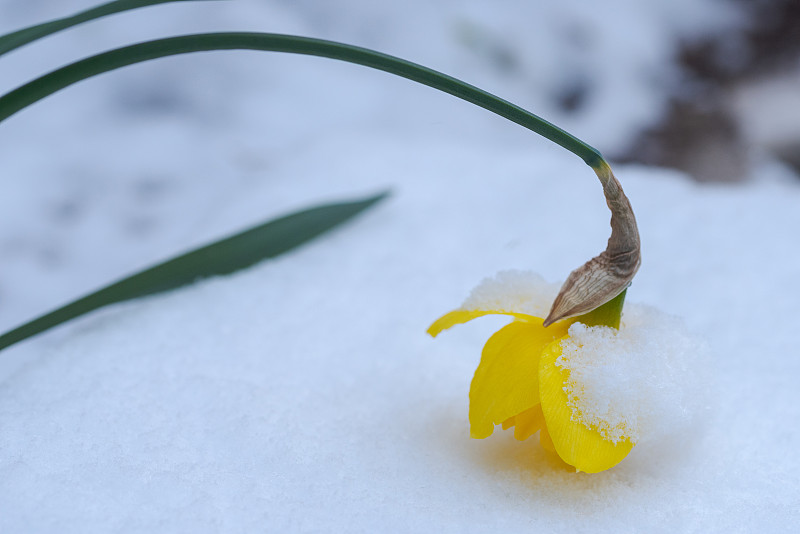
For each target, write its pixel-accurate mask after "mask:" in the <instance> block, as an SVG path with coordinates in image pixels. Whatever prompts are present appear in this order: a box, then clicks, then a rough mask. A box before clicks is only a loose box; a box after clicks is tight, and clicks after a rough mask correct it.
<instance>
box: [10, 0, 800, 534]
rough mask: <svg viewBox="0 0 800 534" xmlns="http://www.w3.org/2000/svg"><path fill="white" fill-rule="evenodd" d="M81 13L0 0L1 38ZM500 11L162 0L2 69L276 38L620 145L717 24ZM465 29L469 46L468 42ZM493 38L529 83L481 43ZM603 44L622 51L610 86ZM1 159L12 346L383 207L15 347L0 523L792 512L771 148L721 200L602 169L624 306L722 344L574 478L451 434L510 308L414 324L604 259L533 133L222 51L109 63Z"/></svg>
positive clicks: (453, 520)
mask: <svg viewBox="0 0 800 534" xmlns="http://www.w3.org/2000/svg"><path fill="white" fill-rule="evenodd" d="M91 4H92V2H90V1H83V0H82V1H77V0H70V1H62V2H58V3H57V4H55V3H51V2H42V1H34V0H24V1H23V0H14V1H12V0H5V1H4V2H0V25H2V26H3V27H2V28H0V30H10V29H13V28H16V27H18V26H20V25H22V24H26V23H32V22H36V21H40V20H43V19H45V18H47V17H49V16H55V15H59V14H66V13H69V12H71V11H74V10H75V9H76V8H78V7H86V6H89V5H91ZM503 5H504V9H503V10H502V11H500V10H499V9H498V8H497V7H496V4H495V3H491V2H477V1H473V2H458V3H456V2H441V3H436V4H434V3H428V2H422V1H421V0H420V1H417V0H415V1H409V2H404V3H402V4H401V3H397V4H391V5H387V4H378V3H375V2H356V1H354V0H353V1H347V2H345V1H343V2H337V3H336V4H335V6H336V7H334V4H330V5H326V7H320V6H319V5H317V3H314V2H305V1H302V2H301V1H294V2H285V1H274V2H255V1H253V2H235V3H224V2H223V3H220V4H215V3H209V4H208V5H202V6H193V5H191V4H186V5H175V6H165V7H163V8H161V9H158V8H156V9H150V10H142V11H141V12H139V13H136V14H132V15H131V16H130V17H116V18H114V19H109V20H108V21H107V22H103V23H97V24H91V25H88V26H86V27H85V28H81V29H79V30H75V31H74V32H71V33H69V34H65V35H62V36H58V37H54V38H52V39H48V40H47V42H44V43H41V44H37V45H36V46H34V47H30V48H27V49H25V50H21V51H19V53H15V54H14V55H10V56H8V57H5V58H3V59H2V60H0V68H2V69H3V72H4V76H3V78H2V80H0V84H2V86H3V89H8V88H11V87H13V86H15V85H17V84H18V83H21V82H23V81H25V80H27V79H29V78H30V77H32V76H33V75H35V74H37V73H40V72H41V71H42V70H43V69H45V68H47V67H48V66H49V67H53V66H56V65H58V64H61V63H64V62H66V61H69V60H71V59H74V58H75V57H77V56H80V55H83V54H88V53H89V52H91V51H96V50H98V49H99V48H105V47H109V46H112V45H115V44H122V43H127V42H130V41H132V40H138V39H143V38H146V37H155V36H161V35H166V34H170V33H174V32H177V31H199V30H210V29H230V28H234V29H259V30H264V31H284V32H294V33H303V34H308V35H316V36H321V37H330V38H336V39H341V40H346V41H349V42H354V43H357V44H364V45H367V46H372V47H376V48H381V49H382V50H386V51H387V52H390V53H394V54H397V55H401V56H403V57H407V58H409V59H412V60H416V61H420V62H423V63H426V64H429V65H430V66H433V67H436V68H440V69H443V70H445V71H447V72H449V73H452V74H455V75H457V76H460V77H463V78H467V79H468V81H471V82H473V83H476V84H477V85H480V86H484V87H486V88H487V89H489V90H492V91H494V92H497V93H501V95H502V96H504V97H508V98H509V99H511V100H513V101H516V102H519V103H520V104H522V105H524V106H525V107H528V108H531V109H534V110H536V111H537V112H540V113H542V114H544V115H545V116H547V117H548V118H550V119H553V120H555V121H559V122H560V123H563V125H564V126H566V127H568V128H571V129H572V130H573V131H574V133H576V134H578V135H579V136H581V137H585V138H586V139H587V140H589V141H590V142H592V143H593V144H595V145H597V146H598V147H599V148H601V149H607V148H609V147H612V146H614V144H615V143H618V142H620V139H623V138H624V137H626V136H631V135H634V133H635V129H636V125H637V124H640V121H641V120H643V119H642V117H643V116H644V115H647V116H648V117H649V116H652V115H654V114H655V115H657V114H658V113H659V112H660V109H659V108H660V104H659V103H660V102H662V101H663V100H662V98H663V95H661V94H660V93H659V91H658V82H657V81H654V80H653V77H652V76H653V73H654V72H662V71H659V67H664V63H665V62H666V61H667V59H668V57H669V55H670V53H671V52H672V51H673V50H674V47H675V44H676V42H677V41H678V40H679V39H683V38H689V37H691V36H692V35H695V34H697V33H699V32H701V31H711V30H716V29H718V28H719V27H720V25H724V24H732V23H735V15H734V14H730V13H728V11H726V10H724V9H722V8H721V7H720V6H719V5H718V4H717V3H716V2H711V1H708V0H706V1H702V2H697V1H691V2H690V1H688V0H684V1H673V2H654V1H653V2H636V1H634V0H629V1H623V0H617V1H609V3H608V5H609V6H611V7H612V8H613V10H614V11H613V13H614V14H616V16H615V17H609V18H608V19H604V20H603V24H596V23H595V19H594V18H590V17H587V16H585V15H583V14H581V11H580V6H581V5H584V4H582V3H581V2H578V1H577V0H574V1H566V0H562V1H559V2H552V3H546V4H544V7H542V8H541V9H542V10H544V12H546V13H547V16H546V17H542V19H534V18H533V17H532V14H533V13H534V12H536V9H537V8H536V7H534V6H538V3H527V2H522V1H517V2H507V3H504V4H503ZM592 5H593V8H592V9H593V11H592V14H593V15H595V14H596V13H597V12H599V8H597V7H594V6H595V5H596V4H595V3H593V4H592ZM464 21H466V23H465V22H464ZM573 22H574V23H575V24H577V25H579V26H580V27H581V28H583V29H584V30H583V31H586V32H589V34H590V35H592V36H594V37H593V38H592V39H594V40H591V39H590V44H589V45H582V46H583V47H582V48H580V49H579V50H578V51H575V52H568V53H569V54H572V56H571V57H573V58H575V61H579V60H581V61H583V60H584V59H586V67H585V70H583V71H581V72H584V73H585V74H586V76H587V78H588V79H589V80H591V82H592V84H593V86H595V87H599V88H600V89H602V90H598V91H597V92H595V93H593V94H595V95H596V96H595V99H596V100H595V99H592V101H591V105H588V107H587V109H585V110H583V111H582V112H581V113H577V114H575V115H566V114H565V113H563V112H559V111H558V109H557V106H555V105H554V104H553V102H552V100H551V99H550V97H549V96H548V95H550V94H552V91H554V90H555V89H557V88H555V87H553V86H552V85H551V84H552V83H553V80H555V79H556V78H554V77H553V76H555V74H554V73H555V72H556V71H557V70H558V66H559V65H561V64H563V62H564V61H567V59H564V60H561V59H558V58H556V57H552V56H550V55H548V52H549V51H553V50H556V51H558V53H561V52H564V53H567V52H566V51H568V50H569V49H568V47H566V46H565V47H561V46H559V43H561V41H559V40H558V39H564V37H563V36H564V35H569V34H570V33H569V31H566V30H564V31H560V30H559V25H562V27H563V25H564V24H566V25H568V26H570V25H572V24H573ZM464 28H467V29H468V30H469V31H468V32H467V34H468V35H476V34H477V35H479V36H480V38H479V39H478V42H479V43H482V44H481V46H479V47H478V48H477V49H476V48H475V47H474V46H473V47H470V46H467V45H466V44H465V42H467V43H470V42H474V40H473V41H471V40H469V39H467V40H466V41H465V40H464V37H463V36H464V33H463V30H464ZM457 29H458V31H456V30H457ZM539 30H540V31H539ZM487 36H489V37H491V39H490V38H489V37H487ZM498 41H499V42H500V43H501V44H503V45H504V47H501V48H502V49H503V50H507V49H510V50H511V51H512V54H511V56H512V57H515V58H517V61H518V63H516V64H517V65H520V64H522V65H523V66H522V67H519V68H518V69H517V70H513V69H512V71H511V72H510V73H508V72H507V71H503V70H502V69H499V68H498V67H497V65H498V60H497V57H496V55H497V54H496V53H495V55H494V56H492V57H494V58H495V59H492V60H490V59H491V58H488V56H491V55H492V54H491V53H490V52H492V50H494V51H495V52H496V51H497V48H496V47H494V48H493V46H489V45H487V44H486V43H489V44H491V43H496V42H498ZM484 45H485V46H484ZM480 50H483V51H485V52H486V54H488V56H486V57H487V58H488V59H486V60H485V61H484V62H481V61H480V60H476V58H480V57H484V56H480V54H479V53H478V51H480ZM552 53H553V54H556V52H552ZM589 53H596V54H598V56H596V57H603V58H613V60H609V62H608V64H607V67H608V68H607V69H603V70H599V69H596V68H594V67H596V64H595V62H594V57H595V56H591V57H590V58H586V54H589ZM501 56H502V54H501ZM526 58H530V59H529V60H528V59H526ZM582 58H583V59H582ZM588 59H591V60H592V61H588ZM525 61H530V62H531V63H530V64H527V63H525ZM519 62H522V63H519ZM500 64H502V62H500ZM498 69H499V70H498ZM578 70H579V71H580V69H578ZM8 72H11V73H12V75H10V76H8V75H6V73H8ZM504 73H505V74H504ZM312 117H313V119H312ZM562 118H563V119H564V120H562ZM0 169H1V170H0V172H1V173H2V176H3V178H4V191H5V192H4V195H3V196H2V198H0V251H1V252H2V256H1V257H0V262H2V263H0V304H1V305H2V308H0V324H2V325H4V326H3V328H6V327H11V326H13V325H14V324H15V323H18V322H20V321H23V320H25V319H27V318H29V317H30V316H32V315H34V314H36V313H39V312H42V311H45V310H47V309H49V308H52V307H53V306H55V305H57V304H58V303H61V302H63V301H65V300H68V299H70V298H73V297H75V296H77V295H80V294H82V293H84V292H86V291H88V290H90V289H92V288H95V287H97V286H98V285H100V284H102V283H104V282H107V281H110V280H112V279H114V278H117V277H119V276H121V275H122V274H124V273H126V272H130V271H133V270H136V269H137V268H139V267H141V266H143V265H147V264H150V263H152V262H153V261H154V260H156V259H159V258H163V257H165V256H168V255H170V254H173V253H175V252H176V251H178V250H182V249H185V248H188V247H190V246H193V245H196V244H199V243H202V242H205V241H207V240H209V239H210V238H213V237H216V236H221V235H224V234H227V233H229V232H231V231H233V230H235V229H239V228H242V227H243V226H246V225H248V224H252V223H255V222H258V221H261V220H264V219H266V218H268V217H270V216H273V215H275V214H279V213H283V212H285V211H287V210H290V209H294V208H296V207H298V206H303V205H308V204H310V203H316V202H321V201H325V200H331V199H338V198H351V197H354V196H361V195H367V194H371V193H374V192H376V191H379V190H382V189H384V188H386V187H391V188H392V190H393V193H394V194H393V196H392V197H391V198H390V199H389V200H388V201H386V202H385V203H384V204H382V205H380V206H378V207H377V208H375V209H374V210H372V211H370V212H369V213H367V214H365V215H364V216H362V217H360V218H359V219H357V220H355V221H353V222H352V223H351V224H348V225H347V226H346V227H343V228H341V229H339V230H337V231H335V232H333V233H332V234H330V235H328V236H325V237H324V238H323V239H320V240H318V241H316V242H314V243H311V244H309V245H307V246H304V247H302V248H301V249H299V250H296V251H294V252H292V253H290V254H287V255H285V256H283V257H280V258H278V259H276V260H273V261H269V262H265V263H263V264H260V265H258V266H256V267H254V268H252V269H249V270H247V271H245V272H242V273H239V274H236V275H234V276H229V277H223V278H218V279H214V280H210V281H207V282H204V283H200V284H197V285H195V286H193V287H190V288H187V289H184V290H181V291H176V292H173V293H170V294H167V295H161V296H156V297H152V298H148V299H143V300H139V301H135V302H130V303H127V304H124V305H120V306H116V307H113V308H111V309H107V310H103V311H100V312H98V313H95V314H93V315H91V316H90V317H86V318H83V319H80V320H78V321H75V322H74V323H72V324H70V325H68V326H65V327H63V328H60V329H58V330H57V331H55V332H52V333H49V334H47V335H43V336H40V337H38V338H36V339H33V340H30V341H28V342H26V343H23V344H20V345H18V346H15V347H12V348H11V349H8V350H6V351H4V352H3V353H2V354H0V532H21V531H24V532H54V531H59V532H107V531H118V532H141V531H154V530H157V531H182V532H189V531H192V532H241V531H270V532H285V531H289V532H294V531H297V532H314V531H354V532H359V531H361V532H364V531H394V532H403V531H441V532H479V531H480V532H485V531H486V530H487V529H492V530H494V531H501V532H502V531H520V530H535V531H544V532H628V531H630V532H632V531H637V532H641V531H649V532H751V531H759V532H792V531H794V530H795V529H796V527H797V525H798V524H800V513H798V510H800V461H798V459H797V453H796V451H797V450H798V448H800V431H798V428H797V421H798V420H800V392H799V391H798V388H797V386H796V384H797V377H798V376H799V375H800V363H799V360H798V358H797V348H796V347H797V343H796V331H797V325H798V320H797V296H798V295H800V283H798V279H799V278H800V252H798V248H797V246H796V244H797V229H798V228H800V210H798V209H797V206H798V205H800V185H798V182H797V181H796V180H795V181H792V180H789V179H778V178H777V177H775V178H771V177H772V176H773V175H774V176H777V175H780V174H781V173H785V170H784V171H780V172H779V171H777V170H775V169H776V168H775V167H774V166H772V165H769V164H768V162H767V163H765V164H764V165H763V167H760V168H757V169H755V170H754V173H755V176H754V178H760V179H758V180H753V181H752V182H751V183H750V184H748V185H742V186H737V187H732V186H712V185H697V184H696V183H694V182H692V181H691V180H690V179H689V178H688V177H686V176H683V175H681V174H679V173H676V172H672V171H664V170H658V169H652V168H644V167H636V166H627V167H620V166H618V167H616V168H615V170H616V173H617V176H618V178H619V179H620V181H621V182H622V184H623V186H624V187H625V190H626V192H627V193H628V196H629V197H630V199H631V202H632V204H633V206H634V210H635V211H636V215H637V219H638V221H639V225H640V231H641V235H642V242H643V254H644V256H643V261H644V263H643V265H642V268H641V270H640V272H639V274H638V275H637V278H636V280H635V281H634V285H633V286H632V287H631V289H630V290H629V292H628V300H629V301H630V302H643V303H647V304H649V305H652V306H656V307H658V308H659V309H661V310H663V311H665V312H667V313H671V314H675V315H678V316H680V317H682V318H683V319H684V321H685V322H686V324H687V325H688V328H689V329H690V330H692V331H693V332H695V333H696V334H697V335H699V336H700V337H702V338H703V339H705V340H707V342H708V344H709V346H710V349H711V361H710V364H709V365H710V375H711V377H712V379H711V383H710V384H709V385H708V388H707V389H708V395H709V397H710V399H711V405H712V413H711V415H710V417H709V419H708V420H707V421H705V424H704V425H703V428H702V429H699V430H697V431H686V432H681V433H678V435H676V436H672V438H673V439H670V440H666V441H663V442H661V441H658V442H655V443H652V442H651V443H648V444H642V446H637V447H635V448H634V450H633V451H632V453H631V454H630V455H629V457H628V458H626V459H625V461H623V462H622V463H621V464H620V465H619V466H617V467H615V468H614V469H612V470H610V471H607V472H604V473H600V474H597V475H587V474H575V473H571V472H569V471H567V470H564V469H562V468H561V467H559V464H556V463H555V462H551V461H550V460H548V456H547V455H546V453H544V452H543V451H542V450H541V449H540V448H539V447H538V445H537V444H535V443H528V442H523V443H520V442H517V441H515V440H514V439H513V436H512V435H511V434H510V433H508V432H497V433H495V435H493V436H492V437H491V438H490V439H487V440H471V439H470V438H469V428H468V423H467V392H468V389H469V381H470V379H471V376H472V373H473V371H474V369H475V366H476V364H477V361H478V357H479V354H480V348H481V347H482V345H483V343H484V342H485V340H486V339H487V338H488V336H489V335H490V334H491V333H492V332H493V331H495V330H496V329H497V328H498V327H499V325H501V324H503V323H504V322H505V320H504V319H501V318H498V317H487V318H484V319H481V320H480V321H477V320H476V321H474V322H473V323H471V324H470V325H469V328H466V327H464V328H459V329H453V330H452V331H451V332H448V335H447V337H446V338H444V337H443V338H440V339H437V340H436V341H435V342H434V341H433V340H431V339H430V338H429V337H427V336H426V335H425V334H424V332H425V329H426V328H427V326H428V325H429V324H430V322H431V321H432V320H433V319H435V318H436V317H438V316H439V315H441V314H442V313H444V312H445V311H448V310H450V309H452V308H453V307H455V306H457V305H458V304H459V303H460V302H461V301H462V299H463V296H464V295H465V294H467V292H468V291H469V289H470V288H471V287H473V286H474V285H475V284H476V283H477V282H478V281H479V280H481V279H482V278H484V277H486V276H489V275H492V274H493V273H495V272H497V271H501V270H505V269H534V270H536V271H538V272H541V273H542V274H543V275H544V277H545V278H546V279H548V280H553V281H558V280H562V279H563V278H564V277H565V276H566V275H567V274H568V273H569V272H570V271H571V270H572V269H574V268H575V267H577V266H578V265H580V264H581V263H582V262H583V261H585V260H586V259H588V258H589V257H591V256H593V255H595V254H596V253H597V252H599V251H600V250H602V248H603V247H604V246H605V241H606V239H607V237H608V233H609V228H608V218H609V215H608V212H607V208H606V207H605V205H604V202H603V197H602V193H601V190H600V186H599V184H597V182H596V179H595V178H594V175H593V173H592V172H591V171H590V170H589V169H587V168H585V166H583V164H582V163H581V162H580V161H579V160H578V159H577V158H574V157H573V156H571V155H570V154H567V153H565V152H564V151H563V150H560V149H558V147H553V146H551V145H550V144H548V143H546V142H544V141H542V140H540V139H538V138H536V137H535V136H533V135H532V134H530V133H529V132H526V131H524V130H522V129H521V128H519V127H516V126H514V125H512V124H508V123H506V122H505V121H501V120H499V119H496V118H494V117H492V116H490V115H489V114H487V113H486V112H483V111H482V110H478V109H473V108H472V107H471V106H468V105H466V104H463V103H461V102H457V101H455V100H454V99H452V98H449V97H447V96H446V95H439V94H435V93H433V92H432V91H430V90H428V89H425V88H420V87H416V86H413V85H411V84H409V83H408V82H405V81H402V80H397V79H394V78H391V77H389V76H387V75H385V74H380V73H373V72H369V71H367V70H366V69H363V68H357V67H352V66H347V65H342V64H335V63H333V62H330V61H324V60H318V59H313V58H302V59H298V58H290V57H285V56H280V57H279V56H267V55H261V56H259V55H257V54H252V53H232V54H216V53H215V54H206V55H204V57H199V56H195V57H187V58H174V59H171V60H167V61H163V62H158V63H153V64H151V65H145V66H140V67H134V68H130V69H126V70H124V71H120V72H117V73H114V74H111V75H108V76H106V77H105V78H103V79H102V80H101V79H98V80H93V81H91V82H85V83H82V84H80V85H79V86H76V87H73V88H71V89H70V90H67V91H65V92H63V93H61V94H59V95H56V96H53V97H51V98H49V99H48V100H47V101H45V102H42V103H40V104H39V105H37V106H35V107H34V108H31V109H30V110H26V111H25V112H23V113H21V114H19V115H17V116H16V117H13V118H12V119H10V120H9V121H7V122H6V123H5V124H3V125H2V128H0ZM645 445H647V446H645Z"/></svg>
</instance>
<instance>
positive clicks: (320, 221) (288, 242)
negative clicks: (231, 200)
mask: <svg viewBox="0 0 800 534" xmlns="http://www.w3.org/2000/svg"><path fill="white" fill-rule="evenodd" d="M386 196H387V193H382V194H380V195H377V196H373V197H370V198H367V199H363V200H357V201H352V202H341V203H336V204H326V205H323V206H317V207H314V208H310V209H306V210H303V211H299V212H296V213H292V214H291V215H286V216H284V217H281V218H278V219H274V220H272V221H269V222H267V223H264V224H262V225H260V226H256V227H254V228H251V229H249V230H245V231H244V232H241V233H239V234H236V235H234V236H232V237H228V238H225V239H222V240H220V241H216V242H214V243H212V244H210V245H206V246H204V247H201V248H198V249H195V250H193V251H191V252H188V253H186V254H183V255H181V256H178V257H176V258H173V259H171V260H168V261H166V262H164V263H161V264H159V265H156V266H155V267H151V268H149V269H146V270H144V271H141V272H139V273H137V274H134V275H133V276H130V277H128V278H125V279H123V280H120V281H119V282H116V283H113V284H111V285H109V286H106V287H104V288H103V289H100V290H99V291H96V292H94V293H91V294H90V295H87V296H85V297H83V298H80V299H78V300H76V301H73V302H71V303H69V304H67V305H66V306H63V307H61V308H59V309H57V310H55V311H52V312H50V313H48V314H46V315H43V316H41V317H38V318H36V319H34V320H32V321H30V322H28V323H25V324H23V325H21V326H19V327H17V328H15V329H14V330H11V331H9V332H6V333H5V334H3V335H0V350H3V349H5V348H7V347H9V346H11V345H13V344H14V343H17V342H19V341H22V340H23V339H27V338H29V337H31V336H34V335H36V334H39V333H41V332H44V331H45V330H47V329H49V328H52V327H54V326H57V325H60V324H62V323H64V322H66V321H69V320H71V319H74V318H76V317H78V316H80V315H83V314H86V313H89V312H91V311H93V310H96V309H98V308H101V307H103V306H107V305H109V304H113V303H116V302H122V301H125V300H129V299H132V298H136V297H142V296H145V295H152V294H155V293H160V292H162V291H168V290H170V289H175V288H178V287H181V286H184V285H187V284H190V283H192V282H194V281H196V280H199V279H202V278H206V277H209V276H216V275H223V274H229V273H232V272H234V271H238V270H239V269H243V268H245V267H249V266H251V265H253V264H254V263H256V262H259V261H261V260H263V259H266V258H272V257H275V256H277V255H279V254H282V253H284V252H287V251H289V250H292V249H293V248H295V247H298V246H300V245H302V244H303V243H306V242H307V241H309V240H311V239H313V238H315V237H317V236H318V235H320V234H322V233H324V232H327V231H328V230H331V229H333V228H335V227H336V226H338V225H340V224H342V223H344V222H346V221H347V220H349V219H351V218H352V217H354V216H356V215H358V214H359V213H361V212H362V211H364V210H365V209H367V208H369V207H371V206H372V205H374V204H375V203H377V202H379V201H380V200H382V199H384V198H385V197H386Z"/></svg>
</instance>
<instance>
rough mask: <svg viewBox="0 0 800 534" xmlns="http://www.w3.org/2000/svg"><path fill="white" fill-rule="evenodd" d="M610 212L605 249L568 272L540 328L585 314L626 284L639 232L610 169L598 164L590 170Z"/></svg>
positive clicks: (637, 257)
mask: <svg viewBox="0 0 800 534" xmlns="http://www.w3.org/2000/svg"><path fill="white" fill-rule="evenodd" d="M592 168H593V169H594V172H595V173H596V174H597V177H598V178H599V179H600V183H601V184H602V185H603V194H605V197H606V204H608V208H609V209H610V210H611V237H609V238H608V245H607V247H606V249H605V250H604V251H603V252H601V253H600V255H599V256H596V257H594V258H592V259H591V260H589V261H588V262H586V263H585V264H584V265H582V266H581V267H579V268H577V269H575V270H574V271H572V272H571V273H570V275H569V277H567V280H566V281H565V282H564V285H563V286H561V290H560V291H559V293H558V296H557V297H556V299H555V300H554V301H553V306H552V308H550V313H549V314H548V315H547V318H546V319H545V321H544V326H545V327H547V326H550V325H551V324H553V323H554V322H556V321H560V320H561V319H567V318H569V317H576V316H578V315H583V314H585V313H588V312H590V311H592V310H594V309H595V308H598V307H600V306H602V305H603V304H605V303H606V302H608V301H610V300H611V299H613V298H614V297H616V296H617V295H619V294H620V293H622V292H623V291H624V290H625V288H627V287H628V285H630V283H631V280H633V277H634V275H635V274H636V271H638V270H639V265H640V264H641V244H640V241H639V229H638V227H637V226H636V217H634V215H633V208H631V203H630V202H629V201H628V197H626V196H625V192H624V191H623V190H622V186H621V185H620V183H619V181H617V179H616V177H615V176H614V173H613V172H611V167H609V166H608V164H606V163H605V162H603V161H601V162H600V163H599V164H598V165H596V166H593V167H592Z"/></svg>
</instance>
